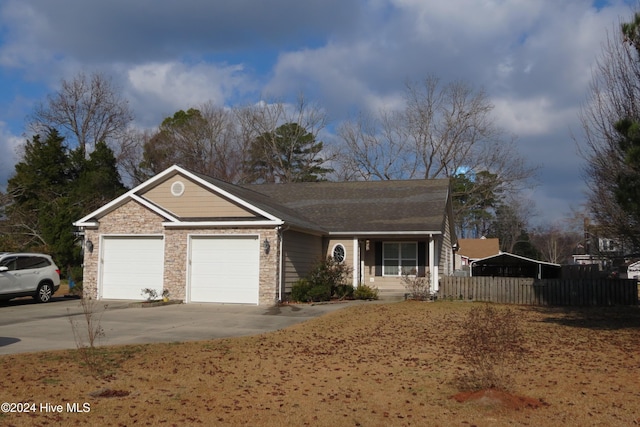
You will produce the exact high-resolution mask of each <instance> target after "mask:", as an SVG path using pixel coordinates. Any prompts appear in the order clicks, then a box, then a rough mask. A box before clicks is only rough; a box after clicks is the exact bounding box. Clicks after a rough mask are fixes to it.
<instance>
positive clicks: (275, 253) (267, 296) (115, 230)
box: [83, 201, 280, 305]
mask: <svg viewBox="0 0 640 427" xmlns="http://www.w3.org/2000/svg"><path fill="white" fill-rule="evenodd" d="M163 221H164V219H163V218H162V217H161V216H159V215H158V214H156V213H155V212H153V211H151V210H149V209H147V208H146V207H144V206H142V205H141V204H139V203H138V202H136V201H129V202H128V203H126V204H124V205H122V206H120V207H118V208H117V209H115V210H114V211H112V212H110V213H108V214H106V215H105V216H103V217H101V218H100V219H99V226H98V228H87V229H86V230H85V239H86V240H89V241H91V242H92V243H93V252H89V251H85V255H84V279H83V287H84V290H85V293H86V294H87V295H90V296H92V297H94V298H98V297H99V295H98V281H99V277H98V275H99V257H100V254H101V248H100V243H101V236H104V235H131V236H135V235H163V236H164V284H163V286H164V289H168V290H169V295H170V297H171V298H172V299H182V300H186V290H187V251H188V243H189V236H190V235H195V234H198V235H212V236H213V235H217V236H220V235H247V234H250V235H257V236H259V242H260V267H259V277H260V279H259V304H260V305H274V304H275V303H276V302H277V299H278V294H277V288H278V283H279V268H278V266H279V260H280V254H279V249H280V245H279V244H278V232H277V231H276V230H275V229H273V228H259V229H254V228H251V229H249V228H233V229H231V228H198V229H195V228H165V227H164V226H163V225H162V222H163ZM265 239H268V240H269V242H270V245H271V249H270V251H269V254H265V251H264V249H263V246H262V243H263V242H264V240H265Z"/></svg>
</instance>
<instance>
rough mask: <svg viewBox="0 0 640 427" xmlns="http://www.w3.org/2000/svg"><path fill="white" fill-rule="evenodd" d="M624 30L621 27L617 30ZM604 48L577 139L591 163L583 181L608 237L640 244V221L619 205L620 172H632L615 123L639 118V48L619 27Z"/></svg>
mask: <svg viewBox="0 0 640 427" xmlns="http://www.w3.org/2000/svg"><path fill="white" fill-rule="evenodd" d="M618 28H619V27H618ZM613 34H614V35H613V36H611V35H609V36H608V37H607V40H606V42H605V43H604V44H603V47H602V52H601V55H600V57H599V59H598V61H597V63H596V66H595V69H594V71H593V76H592V81H591V84H590V87H589V94H588V98H587V100H586V102H585V103H584V105H583V106H582V108H581V111H580V120H581V127H582V135H580V136H576V137H574V140H575V141H576V143H577V145H578V149H579V152H580V154H581V156H582V157H583V158H584V159H585V161H586V166H585V168H584V178H585V181H586V183H587V186H588V205H589V210H590V211H591V214H592V216H593V219H594V220H595V221H596V222H597V223H598V224H599V226H600V227H601V229H602V230H603V232H605V233H607V234H609V236H611V237H614V236H617V237H619V238H623V239H624V238H632V239H634V236H635V239H636V241H638V240H640V239H639V238H638V237H639V236H640V223H639V222H638V220H637V219H635V218H633V216H632V215H629V214H628V213H626V212H625V211H624V210H623V209H622V208H621V207H620V205H619V204H618V203H617V201H616V197H615V188H616V179H617V175H618V173H619V172H621V171H622V170H624V169H625V168H627V167H628V166H627V165H625V162H624V153H623V152H622V150H621V149H620V146H619V144H618V141H619V138H620V135H619V133H618V132H617V131H616V129H615V124H616V123H617V122H618V121H619V120H621V119H623V118H626V119H631V120H635V121H639V120H640V85H639V83H640V61H639V58H638V51H637V50H636V48H635V47H634V46H633V45H631V44H628V43H626V42H625V41H626V39H625V37H624V35H623V34H622V32H621V31H620V30H619V29H617V30H616V31H614V33H613Z"/></svg>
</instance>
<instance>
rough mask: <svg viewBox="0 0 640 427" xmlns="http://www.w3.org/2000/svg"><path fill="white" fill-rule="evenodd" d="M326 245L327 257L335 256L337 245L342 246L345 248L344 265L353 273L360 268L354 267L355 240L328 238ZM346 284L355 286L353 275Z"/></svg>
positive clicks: (350, 275)
mask: <svg viewBox="0 0 640 427" xmlns="http://www.w3.org/2000/svg"><path fill="white" fill-rule="evenodd" d="M324 244H325V248H324V253H325V257H330V256H333V249H334V248H335V247H336V246H337V245H342V246H343V247H344V263H345V264H346V265H348V266H349V269H350V271H351V272H353V271H354V270H356V269H359V268H360V266H354V265H353V254H354V250H355V249H354V246H353V238H346V237H342V238H341V237H337V238H336V237H334V238H326V239H325V243H324ZM346 284H349V285H351V284H353V274H349V275H348V276H347V283H346Z"/></svg>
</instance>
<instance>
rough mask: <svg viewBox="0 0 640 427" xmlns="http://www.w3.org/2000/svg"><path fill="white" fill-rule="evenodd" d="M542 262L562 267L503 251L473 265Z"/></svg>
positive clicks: (546, 263) (557, 265) (555, 265)
mask: <svg viewBox="0 0 640 427" xmlns="http://www.w3.org/2000/svg"><path fill="white" fill-rule="evenodd" d="M522 263H529V264H541V265H549V266H552V267H561V266H560V264H554V263H552V262H546V261H538V260H537V259H532V258H527V257H523V256H521V255H516V254H511V253H509V252H502V253H500V254H497V255H492V256H488V257H486V258H482V259H479V260H476V261H473V263H472V264H473V265H481V264H502V265H515V264H522Z"/></svg>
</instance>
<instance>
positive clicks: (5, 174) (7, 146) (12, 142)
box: [0, 121, 24, 191]
mask: <svg viewBox="0 0 640 427" xmlns="http://www.w3.org/2000/svg"><path fill="white" fill-rule="evenodd" d="M23 143H24V138H22V137H18V136H15V135H13V134H11V132H9V130H8V129H7V125H6V123H4V122H2V121H0V191H4V190H5V189H6V183H7V180H8V179H9V177H11V175H13V172H14V170H15V164H16V163H17V162H18V160H19V159H18V151H19V149H20V147H21V146H22V145H23Z"/></svg>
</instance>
